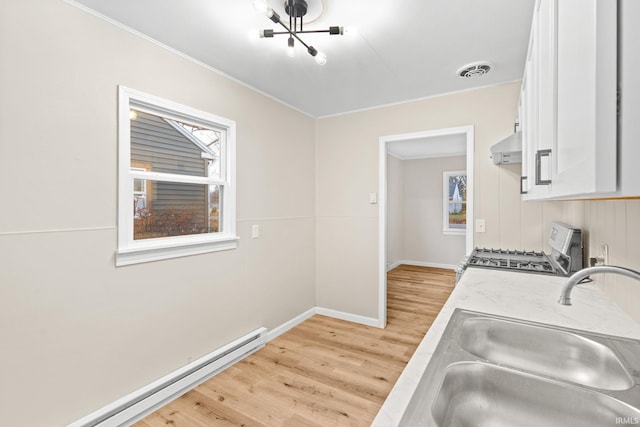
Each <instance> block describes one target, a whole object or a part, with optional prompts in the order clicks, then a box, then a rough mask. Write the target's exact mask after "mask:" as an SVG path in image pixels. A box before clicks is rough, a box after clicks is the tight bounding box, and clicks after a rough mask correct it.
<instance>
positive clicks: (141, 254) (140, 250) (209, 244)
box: [116, 236, 238, 267]
mask: <svg viewBox="0 0 640 427" xmlns="http://www.w3.org/2000/svg"><path fill="white" fill-rule="evenodd" d="M237 247H238V237H237V236H231V237H224V238H218V239H216V240H210V241H201V242H193V243H180V244H167V245H164V246H144V247H136V248H127V249H119V250H118V251H117V252H116V267H120V266H124V265H132V264H141V263H143V262H152V261H160V260H163V259H171V258H179V257H184V256H190V255H199V254H205V253H209V252H218V251H226V250H230V249H236V248H237Z"/></svg>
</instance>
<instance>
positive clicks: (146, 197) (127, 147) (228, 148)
mask: <svg viewBox="0 0 640 427" xmlns="http://www.w3.org/2000/svg"><path fill="white" fill-rule="evenodd" d="M118 120H119V136H118V138H119V144H118V150H119V172H118V174H119V186H118V203H119V207H118V251H117V254H116V265H127V264H135V263H139V262H146V261H155V260H160V259H167V258H174V257H179V256H186V255H194V254H199V253H205V252H213V251H219V250H226V249H234V248H236V246H237V239H238V238H237V236H236V230H235V171H234V169H235V127H236V126H235V122H233V121H232V120H228V119H225V118H222V117H218V116H215V115H212V114H209V113H206V112H203V111H199V110H196V109H193V108H190V107H187V106H184V105H180V104H177V103H174V102H171V101H167V100H165V99H162V98H158V97H156V96H153V95H148V94H145V93H142V92H139V91H135V90H132V89H128V88H125V87H120V93H119V118H118Z"/></svg>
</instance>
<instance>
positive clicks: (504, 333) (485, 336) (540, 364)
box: [458, 317, 635, 390]
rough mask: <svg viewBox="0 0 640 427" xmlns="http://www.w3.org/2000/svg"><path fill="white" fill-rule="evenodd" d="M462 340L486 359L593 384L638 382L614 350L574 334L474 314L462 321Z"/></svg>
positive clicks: (626, 385) (618, 386)
mask: <svg viewBox="0 0 640 427" xmlns="http://www.w3.org/2000/svg"><path fill="white" fill-rule="evenodd" d="M458 342H459V344H460V346H461V347H462V348H463V349H465V350H466V351H468V352H469V353H471V354H474V355H475V356H478V357H480V358H482V359H487V360H490V361H491V362H495V363H498V364H502V365H506V366H511V367H513V368H518V369H523V370H526V371H529V372H535V373H539V374H542V375H546V376H551V377H555V378H560V379H564V380H567V381H571V382H574V383H577V384H583V385H586V386H589V387H596V388H603V389H607V390H627V389H629V388H631V387H633V386H634V385H635V381H634V380H633V378H632V377H631V375H630V374H629V373H628V372H627V371H626V369H625V368H624V366H622V363H621V362H620V359H619V358H618V357H617V356H616V354H615V353H614V352H613V350H611V348H609V347H607V346H606V345H603V344H601V343H599V342H596V341H594V340H591V339H589V338H586V337H584V336H581V335H577V334H575V333H572V332H567V331H562V330H557V329H550V328H545V327H540V326H532V325H527V324H522V323H516V322H509V321H504V320H498V319H489V318H486V317H471V318H468V319H465V320H464V322H463V323H462V330H461V333H460V335H459V337H458Z"/></svg>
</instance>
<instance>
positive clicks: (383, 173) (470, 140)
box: [378, 125, 474, 328]
mask: <svg viewBox="0 0 640 427" xmlns="http://www.w3.org/2000/svg"><path fill="white" fill-rule="evenodd" d="M456 134H465V135H466V138H467V235H466V253H467V255H469V254H470V253H471V251H472V250H473V225H474V221H473V187H474V182H473V181H474V179H473V176H474V175H473V153H474V134H473V126H472V125H469V126H458V127H453V128H446V129H436V130H429V131H423V132H415V133H405V134H400V135H388V136H381V137H380V142H379V155H378V163H379V178H378V182H379V189H378V194H379V195H380V197H379V198H378V217H379V222H378V257H379V258H378V292H379V294H378V302H379V305H378V326H379V327H381V328H384V327H385V325H386V324H387V143H388V142H393V141H402V140H407V139H411V140H413V139H418V138H428V137H435V136H444V135H456Z"/></svg>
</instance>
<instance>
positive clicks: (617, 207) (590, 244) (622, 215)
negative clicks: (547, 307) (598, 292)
mask: <svg viewBox="0 0 640 427" xmlns="http://www.w3.org/2000/svg"><path fill="white" fill-rule="evenodd" d="M574 203H576V204H578V209H579V210H578V211H577V214H576V215H575V221H576V223H579V226H580V227H583V228H584V230H585V234H586V236H585V239H584V244H585V252H586V253H587V257H599V256H600V254H601V249H600V248H601V245H603V244H607V245H609V264H612V265H619V266H623V267H628V268H633V269H635V270H638V271H640V200H598V201H585V202H574ZM592 278H593V279H594V280H595V281H596V282H597V283H598V285H599V286H601V287H602V288H603V289H604V290H605V292H606V293H607V294H608V295H609V296H611V297H612V298H613V299H614V300H615V301H616V302H617V303H618V305H620V307H622V308H623V309H624V310H625V311H626V312H627V313H629V314H630V315H631V316H632V317H633V318H634V319H635V320H637V321H638V322H640V282H638V281H635V280H633V279H630V278H627V277H623V276H619V275H613V274H607V275H594V276H592ZM573 303H574V304H575V305H578V304H580V303H581V302H580V301H576V300H575V299H574V301H573Z"/></svg>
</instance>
